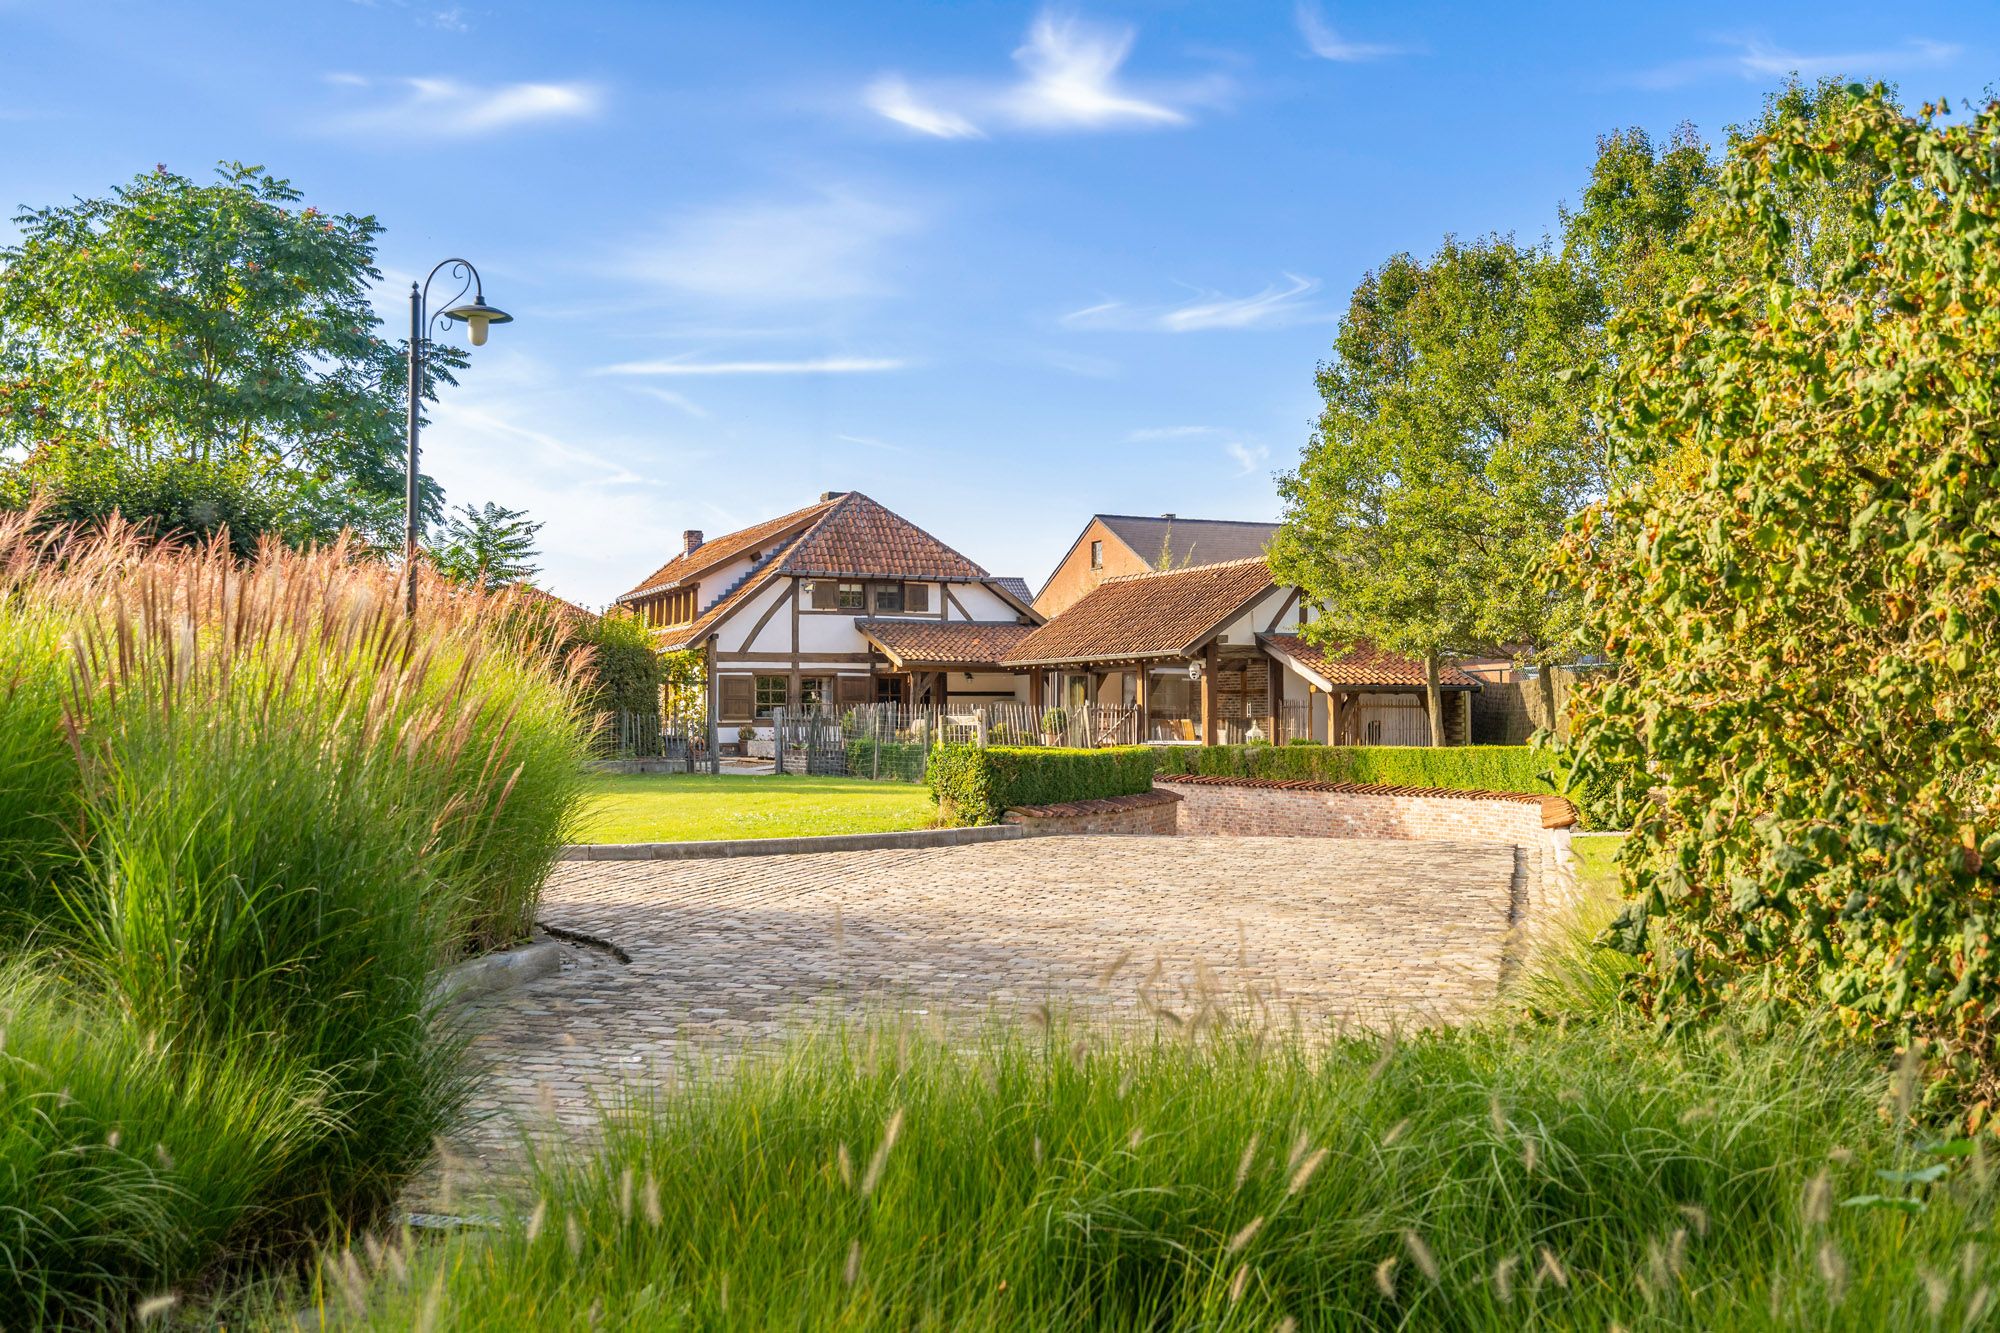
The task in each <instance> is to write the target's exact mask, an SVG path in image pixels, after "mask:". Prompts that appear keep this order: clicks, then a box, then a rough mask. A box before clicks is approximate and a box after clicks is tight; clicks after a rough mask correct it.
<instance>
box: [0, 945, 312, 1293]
mask: <svg viewBox="0 0 2000 1333" xmlns="http://www.w3.org/2000/svg"><path fill="white" fill-rule="evenodd" d="M0 1019H4V1021H5V1032H6V1044H5V1046H4V1048H0V1327H4V1328H10V1329H25V1328H35V1327H38V1326H44V1325H62V1324H70V1325H81V1326H90V1325H94V1324H100V1323H105V1324H113V1325H115V1324H116V1322H117V1320H118V1319H120V1318H121V1317H123V1316H124V1315H125V1314H127V1313H129V1305H130V1302H131V1298H132V1297H133V1296H135V1295H136V1296H139V1297H140V1298H144V1297H146V1296H150V1295H152V1294H154V1290H153V1289H152V1288H150V1287H148V1286H147V1285H146V1284H148V1283H153V1282H160V1281H163V1280H168V1279H172V1278H177V1277H182V1276H185V1275H188V1274H191V1273H194V1272H197V1271H199V1270H200V1269H201V1268H202V1267H203V1266H204V1265H206V1264H208V1263H210V1262H212V1261H213V1260H214V1258H215V1257H216V1256H217V1255H218V1254H219V1253H221V1252H222V1251H223V1250H224V1249H225V1248H226V1247H227V1246H228V1245H229V1244H230V1243H231V1242H232V1240H233V1241H236V1242H239V1243H240V1242H244V1241H248V1240H251V1239H253V1238H254V1237H253V1236H252V1234H251V1232H252V1230H253V1224H252V1219H254V1218H256V1217H258V1216H259V1215H260V1214H261V1213H262V1212H263V1211H264V1208H265V1206H266V1204H267V1202H268V1200H270V1199H271V1198H273V1197H283V1196H284V1195H285V1194H287V1193H289V1192H290V1189H291V1187H290V1185H289V1184H288V1182H287V1175H288V1173H289V1172H290V1171H292V1170H293V1169H294V1168H295V1165H296V1163H297V1162H298V1161H299V1160H300V1158H301V1157H303V1156H304V1155H306V1154H308V1153H309V1152H310V1151H311V1150H312V1147H313V1145H314V1143H315V1142H317V1141H319V1140H321V1139H323V1138H324V1137H325V1136H327V1135H328V1134H329V1133H332V1132H336V1129H337V1126H336V1125H335V1124H334V1122H333V1121H332V1120H331V1119H330V1118H329V1116H328V1114H327V1112H326V1110H325V1107H324V1104H323V1101H322V1099H321V1098H320V1097H319V1095H318V1094H319V1091H320V1084H321V1080H320V1079H319V1078H317V1077H316V1076H315V1075H314V1074H313V1073H312V1071H310V1070H308V1069H305V1068H302V1067H301V1066H300V1065H299V1064H298V1063H297V1062H296V1061H293V1060H289V1059H287V1058H285V1057H284V1056H283V1055H281V1054H279V1053H276V1052H273V1051H269V1050H265V1049H261V1048H259V1047H258V1046H256V1045H255V1044H253V1043H244V1044H242V1045H240V1046H238V1047H236V1048H234V1049H232V1050H228V1051H219V1052H211V1053H208V1054H205V1055H204V1056H202V1057H201V1058H190V1056H189V1053H188V1052H186V1051H182V1050H176V1049H174V1048H173V1047H171V1046H170V1045H169V1044H167V1043H164V1042H162V1041H160V1040H158V1039H157V1038H155V1037H153V1036H152V1035H150V1034H146V1033H143V1032H142V1031H141V1030H140V1029H139V1028H138V1027H136V1026H134V1025H133V1024H131V1023H129V1022H126V1021H124V1020H123V1018H122V1016H121V1015H119V1014H118V1013H117V1012H116V1010H115V1009H113V1008H112V1007H111V1006H110V1005H108V1004H106V1003H105V1002H104V1001H103V999H102V997H95V996H87V995H83V994H80V993H78V992H76V991H75V990H74V989H73V988H71V987H69V986H67V985H65V984H64V983H62V982H61V981H60V980H58V979H57V977H55V976H54V975H53V974H52V972H51V970H50V969H48V968H46V967H40V966H35V965H33V963H32V962H31V961H30V960H23V959H15V960H14V961H11V962H8V963H5V964H0Z"/></svg>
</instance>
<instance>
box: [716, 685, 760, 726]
mask: <svg viewBox="0 0 2000 1333" xmlns="http://www.w3.org/2000/svg"><path fill="white" fill-rule="evenodd" d="M750 679H751V678H750V677H749V676H718V677H717V678H716V682H715V683H716V686H717V687H718V688H719V689H720V690H721V691H722V717H723V718H725V719H727V720H729V721H731V722H735V721H747V720H748V719H749V717H750V712H751V707H752V704H751V693H750V689H751V686H750Z"/></svg>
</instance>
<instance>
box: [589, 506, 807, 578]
mask: <svg viewBox="0 0 2000 1333" xmlns="http://www.w3.org/2000/svg"><path fill="white" fill-rule="evenodd" d="M839 503H840V500H839V499H832V500H822V501H820V502H819V503H818V504H811V505H807V506H806V507H805V508H804V509H795V510H793V511H792V512H791V513H789V514H782V515H780V516H779V517H777V518H767V519H765V520H764V521H763V522H762V523H753V524H751V525H750V526H749V527H747V528H741V529H739V530H737V531H735V532H732V533H729V534H728V535H727V536H722V537H717V538H716V539H715V540H714V541H712V542H703V543H702V544H701V545H699V546H697V547H695V548H694V549H693V550H692V551H683V552H681V553H680V554H679V555H677V556H675V557H674V558H673V559H671V560H669V561H667V563H666V564H664V565H661V566H660V567H659V568H658V569H656V570H654V571H653V572H652V573H650V574H648V575H647V576H646V577H645V578H643V579H641V580H639V582H638V584H637V585H636V586H634V587H633V589H632V591H630V592H628V593H625V594H623V595H622V596H620V597H619V598H618V600H619V601H621V602H624V601H629V600H631V599H632V598H634V597H640V596H643V595H644V594H646V593H649V592H658V591H660V590H661V589H663V588H671V587H674V586H675V585H677V584H681V583H685V582H687V581H688V580H689V579H692V578H698V577H700V576H701V575H702V574H703V573H705V572H707V571H708V570H711V569H713V568H715V567H716V566H717V565H720V564H725V563H727V562H728V561H731V560H734V559H735V558H736V557H737V556H739V555H743V554H745V553H746V552H750V551H756V550H759V549H761V548H763V547H765V546H768V545H770V544H771V543H772V542H773V541H775V540H779V539H782V538H784V537H786V536H787V535H789V534H791V532H792V531H793V529H795V528H797V527H799V526H800V525H801V524H804V523H807V522H810V521H811V520H813V519H815V518H818V517H819V516H821V515H823V514H825V513H826V512H827V511H828V510H830V509H832V508H833V507H834V506H835V505H838V504H839Z"/></svg>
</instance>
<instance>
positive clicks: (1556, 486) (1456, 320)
mask: <svg viewBox="0 0 2000 1333" xmlns="http://www.w3.org/2000/svg"><path fill="white" fill-rule="evenodd" d="M1593 313H1594V307H1593V305H1592V304H1591V297H1590V293H1589V291H1588V290H1587V289H1586V288H1584V287H1583V286H1582V285H1580V284H1579V283H1578V282H1576V281H1575V278H1574V275H1573V273H1572V271H1571V270H1570V269H1569V268H1567V267H1566V266H1564V265H1563V264H1561V263H1560V262H1558V261H1557V260H1556V259H1555V258H1554V257H1552V256H1551V255H1549V254H1548V253H1546V252H1545V251H1543V250H1541V249H1539V248H1523V247H1520V246H1517V245H1515V244H1514V243H1513V242H1511V241H1508V240H1504V239H1498V238H1495V239H1492V240H1487V241H1482V242H1479V243H1477V244H1473V245H1461V244H1459V243H1458V242H1456V241H1450V240H1448V241H1446V243H1445V244H1444V246H1443V248H1441V249H1440V250H1439V251H1438V253H1437V254H1436V255H1435V256H1433V257H1432V258H1431V259H1430V260H1429V261H1427V262H1419V261H1417V260H1415V259H1412V258H1410V257H1409V256H1407V255H1399V256H1397V257H1396V258H1394V259H1392V260H1390V261H1389V262H1388V263H1387V264H1385V265H1384V266H1383V267H1382V268H1381V269H1379V270H1377V271H1376V272H1374V273H1371V274H1369V275H1368V276H1367V277H1366V278H1364V279H1363V281H1362V283H1361V285H1360V286H1359V287H1358V288H1357V289H1356V291H1355V293H1354V296H1353V299H1352V301H1351V302H1350V304H1349V308H1348V311H1347V314H1346V316H1345V317H1344V318H1343V320H1342V321H1341V325H1340V330H1339V333H1338V334H1337V335H1336V339H1335V344H1334V356H1333V359H1332V360H1331V361H1328V362H1326V363H1324V364H1323V365H1322V366H1321V367H1320V371H1319V390H1320V396H1321V398H1322V400H1323V404H1324V405H1323V408H1322V411H1321V414H1320V419H1319V423H1318V427H1317V429H1316V430H1315V431H1314V433H1313V437H1312V440H1311V442H1310V443H1309V444H1308V445H1307V446H1306V449H1305V452H1304V455H1303V457H1302V458H1301V461H1300V465H1299V468H1298V470H1297V471H1296V472H1293V473H1290V474H1287V475H1285V476H1284V477H1282V478H1281V479H1280V481H1279V492H1280V494H1281V495H1282V496H1283V497H1284V500H1285V523H1284V526H1283V528H1282V529H1281V530H1280V532H1279V535H1278V537H1277V539H1276V541H1275V542H1274V544H1273V548H1272V566H1273V568H1274V569H1275V570H1276V571H1277V572H1278V573H1279V575H1280V577H1282V578H1285V579H1288V580H1290V581H1293V582H1296V583H1298V584H1299V585H1301V586H1302V587H1304V588H1305V589H1306V591H1307V593H1308V594H1309V595H1310V596H1311V597H1312V599H1313V601H1314V602H1316V603H1317V604H1319V605H1320V606H1323V607H1324V608H1326V614H1325V616H1324V618H1323V619H1321V620H1319V621H1317V622H1316V624H1315V627H1314V628H1312V629H1309V631H1308V632H1309V633H1312V634H1315V635H1316V636H1318V637H1321V638H1323V639H1324V640H1326V641H1328V642H1330V643H1334V644H1345V643H1350V642H1353V641H1356V640H1367V641H1370V642H1373V643H1375V644H1377V645H1379V646H1380V647H1383V648H1386V649H1389V650H1390V651H1394V652H1399V653H1403V654H1405V655H1407V656H1410V657H1415V658H1419V659H1421V660H1422V661H1423V662H1424V664H1425V675H1426V679H1427V681H1428V688H1427V690H1426V696H1427V705H1428V709H1429V715H1430V723H1431V736H1432V741H1433V743H1441V742H1442V738H1443V720H1442V713H1443V707H1442V692H1441V690H1440V688H1439V681H1438V678H1439V667H1440V662H1441V660H1442V658H1443V657H1444V656H1445V655H1447V654H1450V653H1454V652H1460V651H1465V650H1468V649H1471V648H1474V647H1477V646H1480V645H1483V644H1492V643H1504V644H1507V645H1509V646H1511V647H1514V648H1515V649H1516V650H1517V651H1519V652H1521V653H1522V654H1523V655H1524V656H1525V657H1527V658H1529V659H1531V660H1534V661H1538V662H1554V661H1560V660H1566V659H1568V658H1570V657H1571V656H1573V654H1574V653H1575V651H1576V648H1577V646H1578V637H1577V635H1578V619H1577V610H1576V602H1575V599H1574V597H1573V596H1571V595H1569V594H1568V593H1566V592H1564V591H1560V590H1558V591H1551V590H1550V585H1549V583H1548V576H1549V573H1550V570H1551V566H1552V560H1551V557H1552V551H1553V547H1554V545H1555V543H1556V542H1557V541H1558V540H1559V539H1560V537H1561V535H1562V533H1563V530H1564V526H1565V524H1566V523H1567V522H1568V520H1569V519H1570V517H1571V516H1572V515H1573V514H1575V513H1576V512H1577V510H1578V509H1580V508H1581V507H1582V506H1583V505H1584V504H1585V503H1586V502H1587V501H1588V500H1589V499H1591V498H1593V496H1594V495H1595V494H1596V490H1595V487H1596V485H1597V479H1598V475H1599V469H1598V467H1597V465H1596V460H1597V453H1596V444H1595V440H1594V436H1593V431H1592V429H1591V425H1590V422H1589V420H1588V411H1587V407H1588V394H1587V392H1586V390H1585V388H1584V385H1583V384H1582V382H1581V381H1579V380H1577V379H1576V378H1575V377H1574V376H1573V375H1572V374H1571V373H1570V372H1571V371H1572V370H1573V368H1574V367H1575V366H1576V365H1578V364H1579V363H1580V362H1581V361H1584V360H1587V359H1588V356H1589V354H1590V336H1591V335H1590V321H1591V317H1592V315H1593ZM1542 674H1543V676H1544V677H1545V678H1546V677H1547V675H1548V673H1547V672H1544V673H1542ZM1551 708H1552V701H1551Z"/></svg>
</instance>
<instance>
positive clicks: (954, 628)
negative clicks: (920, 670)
mask: <svg viewBox="0 0 2000 1333" xmlns="http://www.w3.org/2000/svg"><path fill="white" fill-rule="evenodd" d="M854 627H855V628H856V629H858V630H860V631H861V632H862V633H863V634H864V635H866V636H867V637H868V640H869V642H871V643H873V644H874V645H875V646H876V647H878V648H880V649H881V650H882V651H883V652H884V653H886V654H887V655H888V657H889V661H890V662H891V663H892V664H893V665H895V666H897V667H903V666H998V665H1000V663H1002V662H1004V661H1006V660H1007V655H1008V654H1009V653H1011V652H1012V651H1013V650H1014V648H1015V647H1016V646H1017V645H1018V644H1019V643H1020V642H1021V640H1022V639H1025V638H1027V637H1028V635H1029V634H1030V633H1031V632H1032V631H1033V629H1034V626H1032V625H1022V624H1018V623H1016V622H1015V621H1012V620H1007V621H986V620H856V621H855V622H854Z"/></svg>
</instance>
